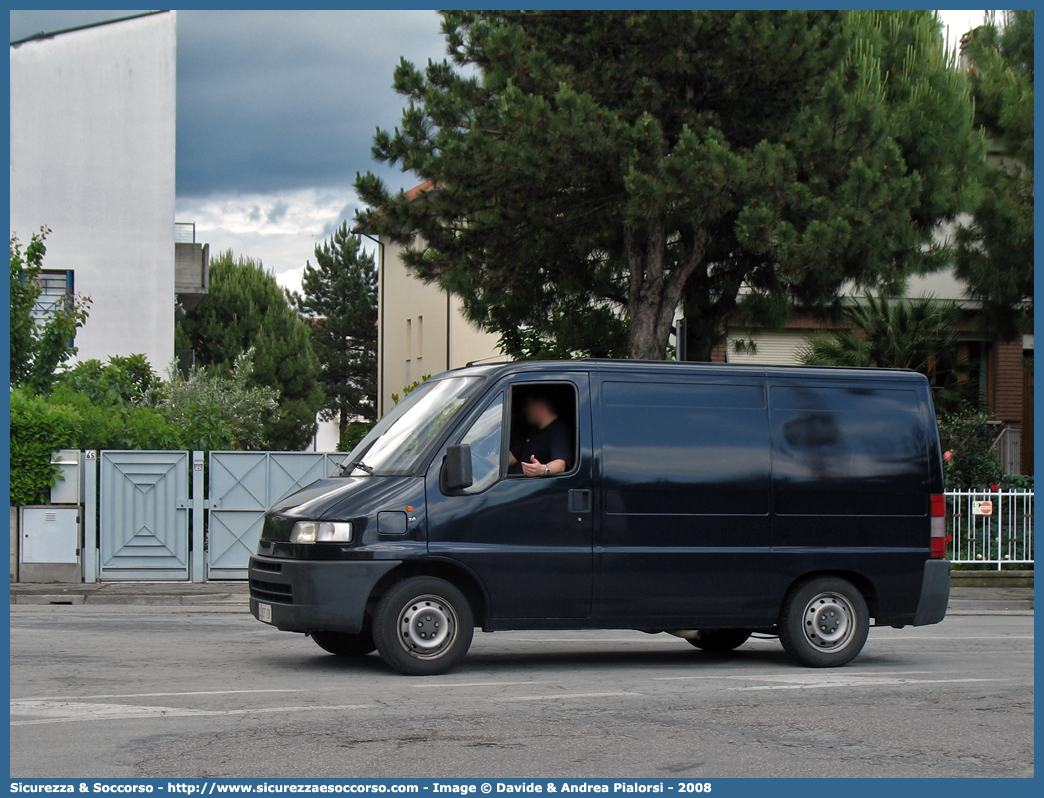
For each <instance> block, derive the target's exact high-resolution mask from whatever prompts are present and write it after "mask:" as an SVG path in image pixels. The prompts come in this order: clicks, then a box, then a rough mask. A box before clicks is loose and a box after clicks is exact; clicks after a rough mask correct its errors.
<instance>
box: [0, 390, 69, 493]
mask: <svg viewBox="0 0 1044 798" xmlns="http://www.w3.org/2000/svg"><path fill="white" fill-rule="evenodd" d="M82 424H83V420H82V419H81V418H80V414H79V413H78V412H76V410H75V409H74V408H72V407H70V406H68V405H58V404H51V403H50V402H48V401H47V400H46V399H41V398H39V397H37V396H33V395H32V394H27V393H24V392H23V391H20V390H14V391H11V504H12V505H23V504H43V503H46V501H47V498H48V491H49V490H50V489H51V487H52V486H53V485H54V483H55V482H56V481H57V479H58V474H59V468H58V466H56V465H55V464H54V463H53V462H52V461H51V455H52V452H54V451H55V450H56V449H65V448H73V447H76V446H77V438H78V437H79V433H80V429H81V427H82Z"/></svg>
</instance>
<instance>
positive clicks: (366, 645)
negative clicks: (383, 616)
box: [311, 631, 377, 657]
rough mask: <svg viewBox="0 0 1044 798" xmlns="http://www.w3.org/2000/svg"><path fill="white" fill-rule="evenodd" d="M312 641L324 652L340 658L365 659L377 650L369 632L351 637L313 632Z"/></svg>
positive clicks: (348, 635)
mask: <svg viewBox="0 0 1044 798" xmlns="http://www.w3.org/2000/svg"><path fill="white" fill-rule="evenodd" d="M311 638H312V640H314V641H315V644H316V645H317V646H319V648H321V649H322V650H323V651H329V652H330V653H331V654H336V655H337V656H338V657H365V656H366V655H367V654H369V653H370V652H371V651H374V650H375V649H376V648H377V645H376V644H375V643H374V642H373V635H371V634H370V633H369V632H368V631H367V632H363V633H362V634H357V635H350V634H347V633H345V632H312V634H311Z"/></svg>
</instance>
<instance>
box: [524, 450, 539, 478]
mask: <svg viewBox="0 0 1044 798" xmlns="http://www.w3.org/2000/svg"><path fill="white" fill-rule="evenodd" d="M522 473H523V474H525V475H526V476H527V477H542V476H544V464H543V463H541V462H540V461H539V460H537V459H536V455H533V456H531V457H530V458H529V462H528V463H522Z"/></svg>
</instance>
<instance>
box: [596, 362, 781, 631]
mask: <svg viewBox="0 0 1044 798" xmlns="http://www.w3.org/2000/svg"><path fill="white" fill-rule="evenodd" d="M600 398H601V401H600V402H599V403H598V412H599V415H600V418H598V419H596V423H595V429H596V432H597V433H598V436H599V437H600V443H601V447H600V448H601V455H602V490H603V496H602V506H603V508H604V515H603V518H602V525H601V530H600V535H599V538H598V540H597V541H596V545H595V573H596V610H595V612H596V616H597V617H599V618H600V619H602V620H603V621H604V622H605V623H606V624H607V625H619V626H628V625H636V626H638V627H639V628H647V627H648V626H655V627H656V628H671V627H675V628H676V627H690V626H691V624H693V623H694V622H695V621H696V620H702V621H703V622H705V623H715V622H718V621H720V622H721V623H722V624H723V625H727V626H731V625H735V626H741V625H743V623H754V622H755V619H760V618H761V617H762V616H763V615H764V613H765V606H766V604H767V600H766V596H765V590H764V588H763V582H764V580H763V578H762V576H761V575H760V574H759V571H762V570H763V569H765V568H767V567H768V558H769V556H770V555H769V547H770V545H771V522H770V517H769V488H770V470H769V468H770V459H769V434H768V419H767V410H766V401H765V386H764V382H763V381H762V380H761V379H759V378H758V377H756V376H753V377H735V376H733V377H726V376H724V375H722V376H717V375H715V374H713V373H708V374H706V375H704V374H701V375H699V377H698V378H693V377H687V376H686V375H678V377H673V376H671V377H662V376H659V375H657V377H656V378H655V381H650V379H649V377H648V375H638V374H635V375H633V376H631V375H619V376H618V375H611V376H605V377H604V378H603V379H602V382H601V390H600Z"/></svg>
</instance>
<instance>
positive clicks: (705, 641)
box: [685, 629, 750, 652]
mask: <svg viewBox="0 0 1044 798" xmlns="http://www.w3.org/2000/svg"><path fill="white" fill-rule="evenodd" d="M749 637H750V631H749V630H748V629H711V630H709V631H706V632H703V631H701V632H700V636H699V637H687V638H685V639H686V640H688V641H689V643H691V644H692V645H694V646H696V648H698V649H701V650H702V651H717V652H724V651H732V649H734V648H739V647H740V646H742V645H743V644H744V643H746V642H747V638H749Z"/></svg>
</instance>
